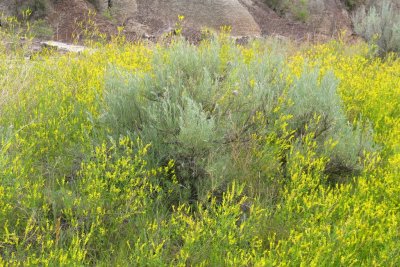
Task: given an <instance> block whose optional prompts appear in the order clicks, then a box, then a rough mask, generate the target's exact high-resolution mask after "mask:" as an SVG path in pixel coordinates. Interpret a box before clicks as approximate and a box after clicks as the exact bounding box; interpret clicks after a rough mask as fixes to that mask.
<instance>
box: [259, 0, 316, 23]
mask: <svg viewBox="0 0 400 267" xmlns="http://www.w3.org/2000/svg"><path fill="white" fill-rule="evenodd" d="M264 1H265V3H266V4H267V5H268V6H269V7H270V8H272V9H273V10H275V11H276V12H277V13H278V14H280V15H285V14H290V15H292V16H293V17H294V18H295V19H296V20H299V21H302V22H307V20H308V18H309V16H310V10H309V1H308V0H264Z"/></svg>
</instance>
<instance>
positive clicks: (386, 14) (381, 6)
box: [353, 0, 400, 55]
mask: <svg viewBox="0 0 400 267" xmlns="http://www.w3.org/2000/svg"><path fill="white" fill-rule="evenodd" d="M353 24H354V30H355V31H356V33H358V34H359V35H361V36H362V37H364V38H365V39H366V40H367V41H369V42H372V43H375V42H376V44H377V46H378V48H379V51H378V52H379V54H381V55H382V54H386V53H388V52H400V15H399V13H398V10H397V9H396V7H395V6H394V5H393V3H392V2H391V1H390V0H385V1H383V2H378V3H377V4H376V5H374V6H371V7H370V8H369V9H368V10H366V8H365V7H361V8H359V9H358V10H357V11H356V13H355V15H354V16H353Z"/></svg>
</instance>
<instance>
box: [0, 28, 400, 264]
mask: <svg viewBox="0 0 400 267" xmlns="http://www.w3.org/2000/svg"><path fill="white" fill-rule="evenodd" d="M2 37H4V38H3V40H4V39H5V38H6V37H7V36H6V33H2ZM25 53H26V49H25V48H24V47H22V48H21V47H19V46H11V47H10V43H5V42H3V43H2V45H1V47H0V265H6V266H19V265H28V266H29V265H44V266H82V265H105V266H114V265H115V266H275V265H279V266H299V265H300V266H339V265H341V266H378V265H379V266H398V265H399V264H400V246H399V244H400V210H399V209H400V179H399V177H400V167H399V166H400V60H399V59H398V57H397V56H396V55H388V56H387V57H386V58H384V59H382V58H379V57H376V56H374V54H373V52H372V50H371V49H370V47H368V46H367V45H364V44H357V45H352V46H346V45H345V44H343V43H342V42H340V41H333V42H330V43H327V44H322V45H314V46H309V47H306V48H301V49H299V50H298V51H294V50H293V48H290V46H285V45H284V44H282V43H280V41H262V42H261V41H258V42H251V43H250V44H248V45H247V46H245V47H243V46H237V45H235V44H234V43H233V42H232V41H231V40H230V38H228V37H227V36H225V35H224V34H222V35H221V36H217V37H210V38H208V39H206V40H205V41H203V42H202V43H201V44H200V45H198V46H193V45H190V44H189V43H187V42H185V41H183V40H180V39H179V38H177V39H176V40H173V41H171V42H170V43H167V44H157V45H144V44H131V43H127V42H125V41H124V40H123V38H116V39H114V40H111V41H110V42H108V43H106V44H98V45H96V46H95V48H93V49H91V50H88V51H86V52H83V53H81V54H64V55H61V54H57V53H55V52H52V51H43V52H41V53H38V54H35V55H33V56H31V58H30V59H26V57H25Z"/></svg>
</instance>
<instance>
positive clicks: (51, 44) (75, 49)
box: [40, 41, 87, 53]
mask: <svg viewBox="0 0 400 267" xmlns="http://www.w3.org/2000/svg"><path fill="white" fill-rule="evenodd" d="M40 45H41V46H42V47H47V48H52V49H56V50H58V51H60V52H72V53H81V52H83V51H84V50H86V49H87V48H86V47H84V46H80V45H72V44H66V43H62V42H56V41H45V42H41V43H40Z"/></svg>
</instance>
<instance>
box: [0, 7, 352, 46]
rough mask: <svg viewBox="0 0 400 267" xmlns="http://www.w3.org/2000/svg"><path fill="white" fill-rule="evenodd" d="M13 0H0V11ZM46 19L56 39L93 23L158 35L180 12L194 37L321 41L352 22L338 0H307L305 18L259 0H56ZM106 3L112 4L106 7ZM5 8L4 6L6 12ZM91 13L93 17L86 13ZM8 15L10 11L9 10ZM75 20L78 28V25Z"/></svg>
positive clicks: (78, 32)
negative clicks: (226, 33)
mask: <svg viewBox="0 0 400 267" xmlns="http://www.w3.org/2000/svg"><path fill="white" fill-rule="evenodd" d="M12 2H13V0H0V13H1V11H7V10H6V9H7V7H10V6H11V5H10V4H11V3H12ZM52 2H54V4H52V5H51V8H50V10H49V12H48V15H47V19H48V21H49V23H50V25H51V26H52V27H53V28H54V32H55V36H54V38H55V39H56V40H60V41H71V40H72V38H76V37H78V38H79V37H82V35H83V34H84V29H85V28H88V29H90V28H91V27H92V25H91V24H90V23H87V21H88V19H89V18H90V19H91V20H92V21H94V23H95V24H96V25H97V27H98V29H99V30H100V31H102V32H104V33H107V34H113V33H116V32H117V27H118V26H124V28H125V31H124V32H125V34H126V35H127V36H128V37H129V38H130V39H137V38H142V37H147V36H153V37H155V38H156V37H157V36H160V35H162V34H164V33H166V32H169V31H171V30H172V29H173V28H174V25H175V23H176V21H177V17H178V15H184V16H185V23H184V27H185V30H186V31H185V32H186V33H188V34H189V35H190V34H193V35H196V34H197V35H198V34H199V30H200V29H201V28H202V27H209V28H214V29H217V30H218V29H219V28H220V27H221V26H223V25H230V26H231V27H232V35H234V36H266V35H279V36H284V37H289V38H292V39H296V40H303V39H306V40H315V39H318V40H321V39H326V38H330V37H332V36H336V35H337V33H338V32H339V31H341V30H342V29H345V30H347V32H348V33H349V34H350V33H351V32H352V30H351V21H350V18H349V14H348V13H347V11H346V9H345V7H344V5H343V3H342V2H341V0H308V3H310V9H309V10H310V13H309V15H308V18H307V21H306V22H300V21H299V20H296V19H294V18H293V17H290V16H282V15H278V14H277V13H276V12H275V11H273V10H272V9H270V8H269V7H268V6H267V5H266V4H265V1H264V0H111V1H109V0H90V1H89V0H58V1H52ZM110 4H111V8H109V7H110ZM8 11H9V10H8ZM94 11H96V12H97V14H96V15H90V16H88V13H89V12H91V13H92V14H93V12H94ZM8 13H9V12H8ZM79 24H80V26H79Z"/></svg>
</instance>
